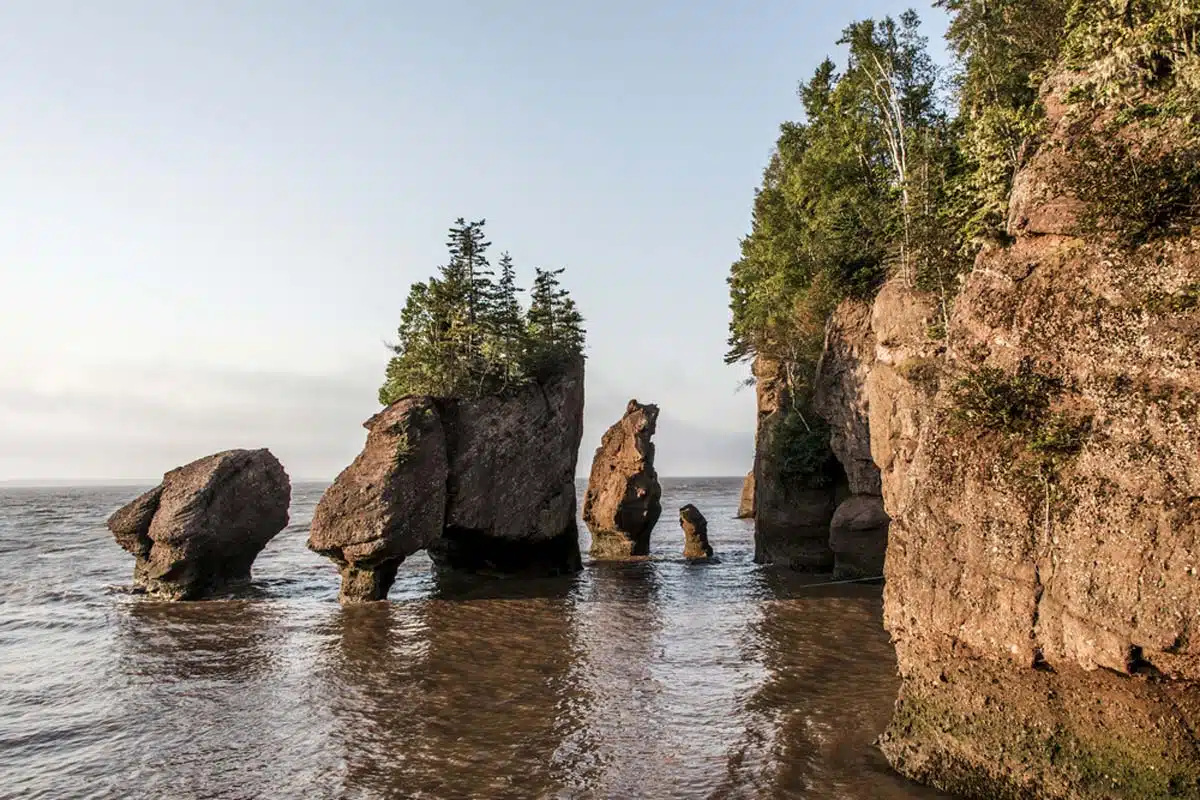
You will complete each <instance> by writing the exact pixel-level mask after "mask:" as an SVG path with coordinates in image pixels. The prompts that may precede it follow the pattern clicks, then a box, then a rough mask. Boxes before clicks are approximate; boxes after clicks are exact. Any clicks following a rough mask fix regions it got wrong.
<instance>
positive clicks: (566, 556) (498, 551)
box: [308, 359, 583, 603]
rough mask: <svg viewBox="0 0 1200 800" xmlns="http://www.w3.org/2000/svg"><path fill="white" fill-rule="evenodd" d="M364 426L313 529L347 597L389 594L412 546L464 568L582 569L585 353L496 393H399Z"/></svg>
mask: <svg viewBox="0 0 1200 800" xmlns="http://www.w3.org/2000/svg"><path fill="white" fill-rule="evenodd" d="M364 427H366V429H367V431H368V434H367V442H366V446H365V447H364V448H363V451H362V452H361V453H360V454H359V456H358V457H357V458H356V459H355V460H354V462H353V463H352V464H351V465H350V466H349V467H347V468H346V469H345V470H343V471H342V473H341V474H340V475H339V476H338V478H337V480H336V481H335V482H334V483H333V485H332V486H330V487H329V489H328V490H326V492H325V494H324V496H323V497H322V498H321V502H320V503H319V504H318V505H317V509H316V511H315V513H314V515H313V522H312V529H311V533H310V535H309V540H308V546H309V548H310V549H312V550H313V551H315V552H317V553H320V554H321V555H324V556H326V557H328V558H329V559H330V560H332V561H333V562H334V563H335V564H336V565H337V566H338V570H339V572H340V573H341V575H342V588H341V594H340V599H341V600H342V602H345V603H353V602H364V601H371V600H382V599H384V598H385V597H387V593H388V590H389V589H390V588H391V585H392V582H393V580H394V579H395V576H396V570H397V568H398V567H399V566H400V564H401V563H402V562H403V561H404V559H405V558H407V557H408V556H410V555H412V554H413V553H415V552H417V551H418V550H427V551H428V552H429V555H430V557H431V558H432V559H433V561H434V563H435V564H436V565H437V566H438V567H439V568H443V569H453V570H462V571H467V572H485V573H493V574H502V575H529V576H543V575H552V574H560V573H566V572H574V571H577V570H579V569H580V568H581V566H582V560H581V558H580V554H579V531H578V528H577V526H576V522H575V509H576V496H575V465H576V461H577V459H578V455H579V442H580V439H581V437H582V435H583V360H582V359H578V360H576V361H575V362H573V363H572V364H571V365H570V366H569V367H568V368H567V369H565V370H563V371H562V372H561V373H558V374H556V375H554V376H553V377H549V378H547V379H545V380H540V381H535V382H532V383H529V384H526V385H524V386H521V387H520V388H517V389H515V390H513V391H511V392H509V393H507V394H503V395H487V396H484V397H480V398H475V399H453V398H439V397H427V396H414V397H406V398H403V399H401V400H398V401H397V402H395V403H393V404H392V405H390V406H388V407H387V408H385V409H384V410H383V411H381V412H380V413H378V414H376V415H375V416H374V417H372V418H371V419H369V420H367V421H366V423H364Z"/></svg>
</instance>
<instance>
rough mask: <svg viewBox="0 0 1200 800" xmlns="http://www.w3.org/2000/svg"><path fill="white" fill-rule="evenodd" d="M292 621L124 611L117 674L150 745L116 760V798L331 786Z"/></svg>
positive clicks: (214, 607)
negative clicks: (325, 780) (291, 663)
mask: <svg viewBox="0 0 1200 800" xmlns="http://www.w3.org/2000/svg"><path fill="white" fill-rule="evenodd" d="M286 613H287V610H286V609H285V608H281V607H280V606H277V605H270V604H265V603H261V602H256V601H253V600H229V601H211V602H203V603H163V602H155V601H146V600H143V599H140V598H134V599H132V600H131V601H130V602H127V603H125V604H123V605H122V606H121V607H120V608H119V615H118V619H117V625H116V632H117V641H116V646H117V655H118V659H117V662H116V663H114V664H112V665H110V669H111V670H112V672H113V673H114V674H113V675H112V680H113V682H115V681H117V680H119V681H121V683H122V684H123V686H122V688H121V691H120V700H119V702H120V714H121V716H122V718H123V721H124V724H123V728H124V729H125V730H126V731H127V733H131V734H133V735H134V736H135V737H136V740H137V742H138V746H137V747H134V748H129V749H127V751H126V752H125V754H124V757H123V758H121V759H116V760H115V763H116V766H117V768H118V773H117V774H116V775H114V776H113V780H112V781H111V783H110V787H109V788H110V790H111V791H112V792H113V794H111V795H108V796H114V797H116V796H126V797H132V796H145V797H197V798H200V797H204V798H210V797H211V798H215V797H241V796H246V795H245V787H244V785H241V783H240V782H241V781H242V780H245V779H244V778H243V777H241V776H244V775H249V774H252V775H253V779H252V781H251V782H252V783H253V784H254V785H257V786H271V785H287V784H301V785H303V784H307V785H310V786H315V785H317V784H318V783H319V782H320V771H319V769H318V768H317V762H316V761H314V760H311V759H307V758H306V757H305V755H306V751H307V752H312V751H313V750H314V749H315V748H316V746H317V741H318V739H317V738H314V737H319V736H320V735H321V734H320V732H321V726H320V725H319V724H318V722H319V720H318V719H317V718H316V717H314V716H313V715H311V714H310V713H308V712H307V710H305V709H304V708H303V707H302V706H300V705H298V704H297V703H296V702H295V695H296V691H297V685H298V683H299V682H302V681H303V676H299V675H292V674H289V671H288V670H287V669H286V666H287V664H286V663H285V662H286V661H287V660H288V650H289V647H290V636H289V632H288V630H287V628H286V622H285V619H284V615H286ZM280 752H286V753H288V754H289V755H288V760H287V761H282V760H279V759H277V758H274V757H272V754H274V753H280ZM135 792H144V794H141V795H137V794H135Z"/></svg>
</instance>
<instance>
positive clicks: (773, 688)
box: [730, 570, 945, 800]
mask: <svg viewBox="0 0 1200 800" xmlns="http://www.w3.org/2000/svg"><path fill="white" fill-rule="evenodd" d="M757 577H758V579H759V580H760V581H761V582H762V584H763V594H764V597H767V598H772V599H765V600H763V601H762V602H760V603H759V604H758V606H757V619H756V620H755V621H754V622H753V624H752V625H751V626H750V636H749V637H748V638H747V640H746V642H747V647H746V650H745V652H744V657H746V658H748V659H751V658H752V659H755V660H758V661H760V662H761V663H762V664H763V666H764V668H765V672H766V674H765V677H764V679H763V680H762V681H761V683H760V684H759V685H758V686H757V688H756V689H755V691H754V692H753V694H752V696H751V697H750V698H749V700H748V702H747V703H746V706H745V720H746V725H745V733H744V737H743V741H744V742H745V745H746V749H745V751H744V755H745V756H747V757H746V758H743V759H741V760H740V761H739V762H738V764H737V767H738V769H736V770H731V773H730V774H731V777H732V776H733V775H735V774H736V775H737V780H736V781H735V783H742V784H743V785H744V786H745V787H746V788H753V789H754V793H753V796H756V797H772V798H804V800H824V799H825V798H828V799H829V800H841V799H842V798H867V797H869V798H879V799H880V800H888V799H889V798H941V797H945V795H942V794H940V793H938V792H936V791H933V790H931V789H928V788H926V787H921V786H917V785H915V784H913V783H911V782H909V781H907V780H905V779H904V778H902V777H900V776H899V775H897V774H895V773H894V772H892V771H891V769H890V768H889V767H888V765H887V763H886V761H885V760H884V758H883V756H882V754H880V752H879V751H878V749H877V748H875V747H874V746H872V745H869V744H868V743H871V742H873V741H874V739H875V738H876V736H877V735H878V734H879V732H880V731H882V730H883V729H884V727H885V726H886V725H887V723H888V720H889V718H890V716H891V710H892V703H893V701H894V699H895V696H896V690H897V687H898V684H899V679H898V678H897V677H896V675H895V671H894V669H880V668H879V666H880V665H882V664H886V665H889V667H890V665H892V664H894V660H895V655H894V653H893V651H892V648H891V645H890V643H889V642H888V638H887V634H886V633H884V632H883V631H882V630H881V629H880V628H879V626H878V624H877V620H878V619H879V617H880V614H881V612H882V600H881V597H880V590H879V587H878V586H873V585H863V584H847V585H835V586H815V585H813V583H814V582H813V580H812V579H811V578H809V577H807V576H801V575H797V574H795V573H790V572H785V571H778V570H766V571H763V572H761V573H759V575H758V576H757ZM755 763H756V764H759V765H760V767H761V768H760V769H751V768H749V765H750V764H755Z"/></svg>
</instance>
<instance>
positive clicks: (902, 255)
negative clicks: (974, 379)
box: [726, 0, 1200, 463]
mask: <svg viewBox="0 0 1200 800" xmlns="http://www.w3.org/2000/svg"><path fill="white" fill-rule="evenodd" d="M934 4H935V5H936V6H937V7H939V8H941V9H943V10H945V11H947V12H948V13H949V14H950V15H951V23H950V27H949V30H948V32H947V41H948V44H949V45H950V49H951V51H952V52H953V53H954V54H955V55H956V56H957V64H956V65H955V68H954V70H953V71H952V72H951V73H950V74H948V75H943V74H939V71H938V70H937V68H936V67H935V65H934V64H933V62H932V60H931V59H930V57H929V52H928V48H927V43H926V40H925V39H924V37H923V36H921V34H920V24H919V20H918V18H917V15H916V14H915V13H914V12H912V11H909V12H906V13H905V14H903V15H901V16H900V17H898V18H897V19H893V18H891V17H885V18H883V19H881V20H871V19H868V20H863V21H859V22H855V23H853V24H851V25H849V26H848V27H847V28H846V29H845V30H844V31H843V34H842V37H841V38H840V40H839V42H838V43H839V44H841V45H844V46H845V47H846V58H845V62H844V64H842V65H839V64H835V62H834V61H832V60H830V59H826V60H825V61H823V62H822V63H821V64H820V66H818V67H817V69H816V71H815V72H814V73H813V75H812V77H811V78H810V79H809V80H808V81H806V82H805V83H803V84H802V85H801V86H800V88H799V97H800V101H801V103H802V107H803V120H802V121H789V122H785V123H784V124H783V125H782V126H781V128H780V133H779V137H778V140H777V141H776V143H775V149H774V151H773V153H772V154H771V157H770V160H769V162H768V164H767V166H766V169H765V170H764V172H763V179H762V183H761V185H760V186H759V188H758V190H757V191H756V193H755V195H754V205H753V215H752V224H751V229H750V233H749V234H748V235H747V236H746V237H745V238H743V239H742V241H741V253H740V258H739V259H738V260H737V261H736V262H735V263H734V264H733V266H732V268H731V271H730V275H729V279H728V283H729V291H730V309H731V312H732V316H731V320H730V335H729V351H728V353H727V355H726V361H727V362H729V363H733V362H737V361H743V360H749V359H752V358H755V357H764V358H767V359H770V360H773V361H777V362H779V363H780V364H781V365H782V367H783V368H784V373H785V375H786V376H787V380H788V384H789V386H788V389H789V391H790V396H791V397H792V398H793V405H794V408H793V413H794V415H795V416H796V417H797V420H798V422H799V423H804V424H790V423H789V424H790V427H788V428H787V430H791V431H795V432H797V435H796V436H793V437H791V438H792V439H794V440H795V444H796V448H798V449H797V450H796V451H797V452H801V451H803V452H809V451H810V450H812V448H810V447H808V445H809V444H811V440H812V430H813V428H812V426H811V425H809V424H807V423H806V419H807V418H808V417H810V416H812V415H811V414H808V413H807V411H808V405H809V403H810V401H811V395H812V387H811V382H812V378H813V376H814V374H815V369H816V364H817V360H818V358H819V356H820V352H821V349H822V346H823V341H824V329H825V325H826V322H827V319H828V316H829V314H830V313H831V312H832V310H833V309H834V308H835V307H836V305H837V303H838V302H839V301H840V300H841V299H842V298H845V297H852V296H859V297H869V296H871V295H872V294H873V293H874V291H875V290H876V289H877V288H878V287H879V286H880V285H881V284H882V282H883V281H885V280H888V279H897V280H902V281H904V282H905V283H906V284H907V285H909V286H911V287H914V288H916V289H919V290H924V291H928V292H931V293H933V294H934V295H935V296H936V297H937V298H938V299H939V303H940V312H941V313H940V320H939V322H938V324H937V325H935V326H934V327H933V328H931V335H934V332H936V334H937V335H939V336H941V337H945V336H948V334H949V330H950V326H949V324H948V323H949V316H950V308H951V305H952V303H953V301H954V296H955V294H956V292H957V290H958V287H959V286H960V285H961V277H962V274H963V273H964V272H965V271H967V270H969V269H970V268H971V265H972V264H973V263H974V258H975V255H976V254H977V253H978V252H979V250H980V249H981V248H982V247H985V246H1006V245H1007V244H1008V239H1007V232H1006V227H1007V226H1006V222H1007V217H1008V204H1009V197H1010V194H1011V191H1012V185H1013V179H1014V176H1015V175H1016V172H1017V170H1018V169H1019V168H1020V167H1021V165H1022V161H1023V159H1025V158H1026V157H1027V154H1029V153H1031V152H1034V150H1035V149H1036V147H1037V145H1038V144H1039V137H1040V135H1041V133H1042V129H1043V124H1044V123H1043V116H1044V115H1043V111H1042V108H1041V106H1040V99H1039V92H1040V87H1041V85H1042V83H1043V81H1044V79H1045V78H1046V77H1048V76H1049V74H1050V72H1051V71H1052V70H1062V69H1064V68H1072V69H1075V70H1077V73H1076V78H1075V79H1076V80H1077V81H1078V82H1079V83H1078V86H1079V88H1080V89H1081V90H1082V94H1083V95H1085V99H1088V100H1089V101H1090V102H1092V104H1093V105H1094V106H1095V107H1096V109H1097V114H1099V113H1100V112H1101V111H1104V112H1105V113H1107V114H1108V115H1109V116H1108V117H1107V118H1108V119H1111V120H1112V123H1113V127H1112V128H1111V129H1110V130H1109V131H1108V132H1106V133H1105V134H1104V135H1103V137H1102V138H1101V139H1100V140H1097V141H1093V142H1089V141H1081V142H1079V143H1077V144H1076V146H1074V147H1073V148H1070V149H1069V152H1068V155H1069V156H1070V158H1072V159H1074V167H1071V166H1070V165H1068V168H1067V169H1066V170H1065V173H1064V175H1063V180H1064V186H1065V188H1067V189H1068V190H1069V191H1073V192H1074V194H1075V195H1076V196H1077V197H1079V198H1080V199H1081V200H1083V201H1084V203H1085V205H1087V206H1088V207H1089V208H1090V209H1091V211H1090V216H1089V213H1085V214H1084V215H1083V219H1084V221H1085V222H1086V220H1087V219H1091V218H1095V220H1097V221H1098V222H1099V223H1102V224H1103V227H1104V228H1105V229H1106V230H1109V231H1117V232H1119V233H1122V234H1124V236H1125V238H1126V239H1127V240H1129V241H1131V242H1133V243H1135V244H1136V243H1138V242H1141V241H1143V240H1145V239H1146V238H1147V237H1153V236H1159V235H1172V234H1175V233H1179V232H1187V231H1188V230H1192V229H1194V228H1193V226H1194V224H1195V222H1196V221H1197V220H1200V6H1198V5H1197V4H1196V3H1195V2H1193V1H1192V0H935V3H934ZM944 88H948V89H950V90H951V91H950V92H949V93H946V92H943V91H942V89H944ZM1131 120H1135V121H1136V122H1137V124H1139V125H1141V126H1142V127H1143V132H1142V134H1141V135H1139V136H1127V135H1124V134H1125V133H1126V132H1125V131H1120V130H1117V129H1120V128H1122V126H1125V125H1128V124H1130V123H1131ZM1151 124H1154V125H1158V126H1159V127H1157V128H1155V129H1154V130H1153V131H1150V132H1148V133H1147V132H1146V131H1145V130H1144V129H1145V128H1146V127H1147V126H1149V125H1151ZM1189 132H1190V133H1189ZM1162 142H1166V144H1165V145H1163V146H1161V147H1159V146H1157V144H1159V143H1162ZM1147 143H1149V144H1147ZM1073 175H1074V176H1077V178H1078V179H1075V178H1073V177H1072V176H1073ZM944 347H945V348H946V350H948V351H952V350H953V342H950V341H949V340H947V341H946V342H945V345H944ZM801 434H803V435H801ZM813 452H815V451H813ZM793 461H796V462H797V463H800V461H802V459H800V460H797V459H793Z"/></svg>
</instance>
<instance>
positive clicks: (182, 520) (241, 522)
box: [108, 449, 292, 600]
mask: <svg viewBox="0 0 1200 800" xmlns="http://www.w3.org/2000/svg"><path fill="white" fill-rule="evenodd" d="M291 495H292V487H291V483H290V482H289V481H288V476H287V473H286V472H285V471H284V469H283V465H281V464H280V463H279V460H278V459H276V458H275V456H273V455H272V454H271V452H270V451H269V450H265V449H264V450H227V451H225V452H222V453H216V454H214V455H211V456H207V457H205V458H201V459H199V460H197V461H193V462H192V463H190V464H187V465H185V466H182V467H178V468H176V469H173V470H171V471H170V472H168V473H167V474H165V475H164V476H163V481H162V483H160V484H159V485H158V486H156V487H155V488H153V489H151V490H150V491H148V492H146V493H145V494H143V495H142V496H141V497H138V498H137V499H136V500H134V501H133V502H131V503H129V504H128V505H126V506H124V507H123V508H121V509H119V510H117V511H116V512H115V513H114V514H113V515H112V516H111V517H109V519H108V528H109V530H111V531H112V534H113V536H114V538H116V540H117V544H119V545H121V547H123V548H124V549H125V550H127V551H129V552H130V553H132V554H133V555H134V557H135V558H136V561H135V563H134V568H133V579H134V583H135V584H136V585H137V586H138V587H140V588H141V589H143V590H144V591H146V592H147V593H149V594H153V595H155V596H158V597H162V598H164V599H168V600H196V599H201V598H204V597H207V596H209V595H211V594H214V593H216V592H220V591H221V590H223V589H225V588H227V587H228V586H230V585H232V584H237V583H242V582H246V581H249V580H250V567H251V565H252V564H253V563H254V559H255V558H257V557H258V554H259V553H260V552H261V551H262V549H263V548H264V547H266V545H267V542H269V541H271V539H272V538H274V537H275V535H276V534H278V533H279V532H280V531H281V530H283V529H284V528H285V527H286V526H287V523H288V505H289V503H290V502H291Z"/></svg>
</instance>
